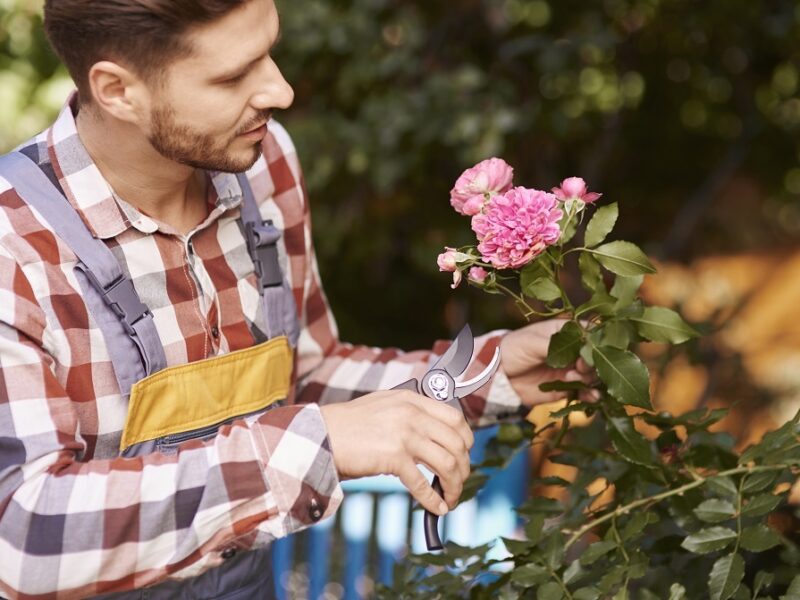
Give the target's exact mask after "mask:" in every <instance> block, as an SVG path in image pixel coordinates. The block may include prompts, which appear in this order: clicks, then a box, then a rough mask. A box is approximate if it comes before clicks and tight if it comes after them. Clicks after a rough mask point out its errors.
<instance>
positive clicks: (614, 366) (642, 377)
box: [592, 346, 653, 410]
mask: <svg viewBox="0 0 800 600" xmlns="http://www.w3.org/2000/svg"><path fill="white" fill-rule="evenodd" d="M592 356H593V358H594V364H595V366H596V367H597V373H598V375H600V379H601V380H602V381H603V383H605V384H606V386H607V387H608V391H609V393H610V394H611V395H612V396H614V398H616V399H617V400H619V401H620V402H622V403H623V404H629V405H631V406H638V407H639V408H644V409H647V410H652V409H653V406H652V405H651V404H650V374H649V373H648V371H647V367H646V366H645V365H644V363H643V362H642V361H641V360H639V357H638V356H636V355H635V354H633V353H632V352H628V351H626V350H619V349H618V348H611V347H609V346H600V347H597V346H595V347H594V348H593V351H592Z"/></svg>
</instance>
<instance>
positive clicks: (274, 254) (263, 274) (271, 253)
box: [245, 221, 283, 288]
mask: <svg viewBox="0 0 800 600" xmlns="http://www.w3.org/2000/svg"><path fill="white" fill-rule="evenodd" d="M245 234H246V237H247V247H248V249H249V250H250V256H251V257H252V259H253V264H254V266H255V270H256V275H258V280H259V282H260V283H261V287H262V288H268V287H275V286H279V285H283V273H281V266H280V263H279V262H278V240H279V239H280V237H281V231H280V229H278V228H277V227H275V226H274V225H273V224H272V221H264V222H263V223H259V224H254V223H247V224H246V225H245Z"/></svg>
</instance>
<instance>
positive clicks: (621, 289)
mask: <svg viewBox="0 0 800 600" xmlns="http://www.w3.org/2000/svg"><path fill="white" fill-rule="evenodd" d="M643 281H644V275H634V276H633V277H622V276H621V275H619V276H617V278H616V279H615V280H614V285H613V287H612V288H611V295H612V296H614V298H616V299H617V303H616V308H617V310H620V309H623V308H625V307H626V306H630V304H631V303H632V302H633V301H634V300H636V296H637V294H638V293H639V288H640V287H642V282H643Z"/></svg>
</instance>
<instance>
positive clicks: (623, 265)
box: [589, 241, 656, 277]
mask: <svg viewBox="0 0 800 600" xmlns="http://www.w3.org/2000/svg"><path fill="white" fill-rule="evenodd" d="M589 252H591V253H592V254H593V255H594V257H595V258H596V259H597V260H598V261H599V262H600V264H601V265H603V266H604V267H605V268H606V269H608V270H609V271H611V272H612V273H616V274H617V275H622V276H623V277H631V276H633V275H645V274H648V273H655V272H656V268H655V267H654V266H653V265H652V264H651V263H650V260H649V259H648V258H647V256H646V255H645V253H644V252H642V251H641V250H640V249H639V247H638V246H636V245H635V244H631V243H630V242H622V241H618V242H610V243H608V244H603V245H602V246H599V247H597V248H594V249H592V250H589Z"/></svg>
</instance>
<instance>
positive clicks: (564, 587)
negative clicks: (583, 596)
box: [544, 564, 573, 600]
mask: <svg viewBox="0 0 800 600" xmlns="http://www.w3.org/2000/svg"><path fill="white" fill-rule="evenodd" d="M544 567H545V568H546V569H547V570H548V572H549V573H550V577H552V578H553V579H555V580H556V583H558V585H559V586H560V587H561V591H562V592H564V598H569V600H573V599H572V594H570V593H569V589H568V588H567V585H566V584H565V583H564V580H563V579H561V577H559V576H558V573H556V572H555V571H553V569H551V568H550V565H548V564H545V565H544Z"/></svg>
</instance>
